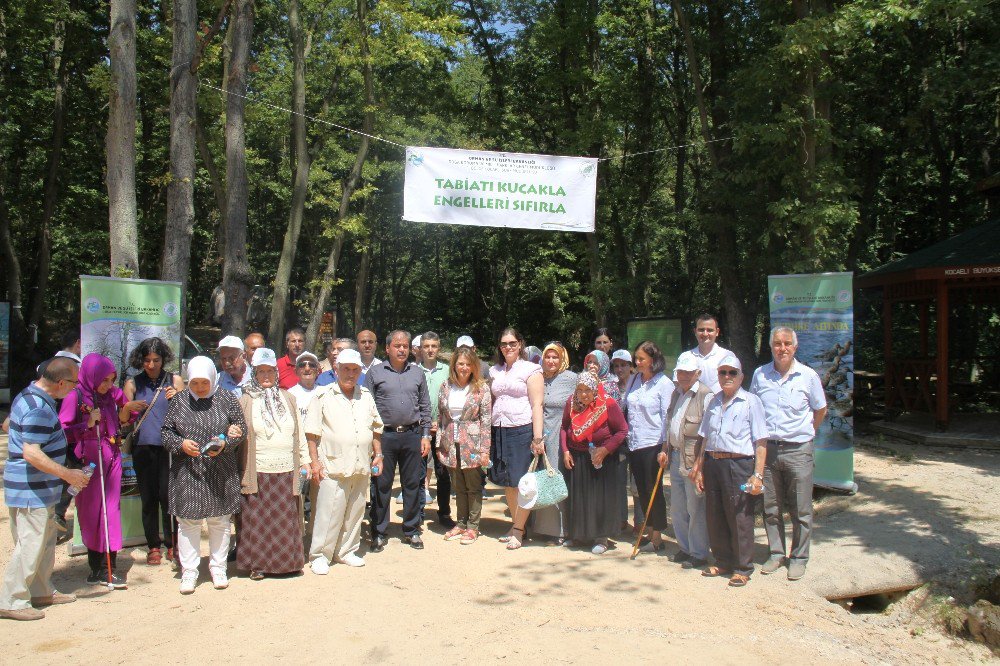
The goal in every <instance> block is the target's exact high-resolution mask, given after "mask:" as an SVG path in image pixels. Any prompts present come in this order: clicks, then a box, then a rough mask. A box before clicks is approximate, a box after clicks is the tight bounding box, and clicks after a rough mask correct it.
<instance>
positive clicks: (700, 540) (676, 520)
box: [670, 450, 708, 560]
mask: <svg viewBox="0 0 1000 666" xmlns="http://www.w3.org/2000/svg"><path fill="white" fill-rule="evenodd" d="M683 458H684V456H683V455H682V454H681V453H680V452H679V451H676V450H675V451H672V452H671V455H670V521H671V522H672V523H673V525H674V536H675V537H676V538H677V545H678V546H680V547H681V550H682V551H684V552H685V553H687V554H688V555H690V556H691V557H694V558H696V559H699V560H707V559H708V523H706V522H705V493H699V492H698V488H697V487H696V486H695V484H694V481H692V480H691V479H689V478H688V472H690V471H691V470H689V469H686V468H684V466H683V463H684V460H683Z"/></svg>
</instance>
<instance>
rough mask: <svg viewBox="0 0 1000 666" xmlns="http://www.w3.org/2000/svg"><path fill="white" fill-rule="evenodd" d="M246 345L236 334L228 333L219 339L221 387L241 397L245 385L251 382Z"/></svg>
mask: <svg viewBox="0 0 1000 666" xmlns="http://www.w3.org/2000/svg"><path fill="white" fill-rule="evenodd" d="M245 350H246V347H245V346H244V345H243V341H242V340H240V339H239V338H238V337H236V336H235V335H227V336H226V337H224V338H222V339H221V340H219V365H221V366H222V373H221V374H219V387H220V388H224V389H226V390H227V391H230V392H232V393H233V394H235V395H236V397H237V398H239V397H240V396H241V395H243V387H244V386H245V385H246V384H248V383H249V382H250V373H249V372H247V355H246V351H245Z"/></svg>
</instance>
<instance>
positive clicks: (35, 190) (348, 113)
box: [0, 0, 1000, 372]
mask: <svg viewBox="0 0 1000 666" xmlns="http://www.w3.org/2000/svg"><path fill="white" fill-rule="evenodd" d="M997 72H1000V2H995V1H990V0H851V1H847V0H844V1H839V0H791V2H753V1H736V0H708V1H707V2H696V1H694V0H680V1H676V2H673V1H667V0H614V1H611V0H547V1H542V0H452V1H445V0H201V1H200V2H198V1H197V0H111V1H110V2H107V1H99V0H51V1H47V2H21V3H3V4H2V5H0V155H2V159H0V253H2V262H3V268H2V270H0V295H4V294H5V296H6V300H9V301H11V303H12V306H13V315H12V321H11V329H12V337H13V345H14V359H15V371H17V369H18V367H20V368H21V371H22V372H24V371H27V370H30V369H31V368H33V367H34V362H35V360H36V359H38V358H40V355H43V354H48V353H51V352H52V351H54V349H55V347H54V344H55V341H56V340H58V337H59V335H60V333H61V331H62V330H63V329H64V328H66V327H67V326H75V325H76V323H78V321H79V300H80V299H79V282H78V279H77V278H78V276H79V275H81V274H92V275H117V276H126V277H128V276H133V277H143V278H152V279H164V280H176V281H180V282H183V283H184V284H185V288H186V295H187V296H186V298H187V311H186V319H187V323H188V326H191V325H195V324H204V323H206V322H207V321H208V320H209V311H210V305H211V303H212V299H213V294H215V296H216V297H218V295H219V294H224V295H225V301H226V303H229V304H240V307H235V306H234V307H227V308H226V311H225V313H224V316H223V322H222V328H223V329H224V330H225V331H226V332H227V333H235V334H242V333H244V332H246V331H248V330H250V329H251V328H253V329H257V330H262V331H264V332H265V333H266V337H267V339H268V341H269V342H270V343H271V344H272V345H273V346H275V347H276V348H279V349H280V348H281V339H282V337H283V334H284V331H285V330H286V329H287V328H288V327H290V326H293V325H301V326H303V327H304V328H306V329H307V333H308V335H307V342H308V344H310V345H315V344H316V340H317V336H318V331H319V327H320V321H321V318H322V314H323V313H324V312H332V313H334V319H335V328H336V331H337V334H338V335H352V336H353V334H354V332H355V331H357V330H360V329H361V328H372V329H374V330H376V331H378V332H379V333H380V334H384V333H386V332H387V331H388V330H389V329H391V328H396V327H400V328H405V329H408V330H412V331H417V332H419V331H424V330H428V329H432V330H435V331H437V332H439V333H440V334H441V335H442V338H444V339H445V340H446V341H448V340H453V339H454V337H455V336H457V335H460V334H470V335H472V336H473V338H474V339H476V340H477V341H482V345H481V350H483V351H492V347H493V344H492V341H493V340H494V339H495V336H496V334H497V333H498V331H499V330H500V329H501V328H503V327H504V326H507V325H513V326H516V327H518V328H519V329H521V330H522V332H523V333H524V334H525V336H526V337H527V338H528V340H529V342H533V343H535V344H538V343H541V342H544V341H547V340H552V339H555V340H562V341H564V342H565V343H567V344H568V346H570V347H571V348H573V349H574V350H577V351H579V350H582V349H583V347H584V346H585V345H587V344H589V343H590V341H591V340H590V335H591V331H592V330H593V328H594V327H595V326H608V327H610V328H611V329H612V330H613V331H617V332H619V334H620V333H621V332H623V330H624V322H625V321H627V320H628V319H630V318H633V317H644V316H651V315H666V316H675V317H681V318H684V319H687V320H690V318H691V317H692V316H693V315H694V314H696V313H698V312H702V311H708V312H717V313H719V315H720V323H721V328H722V330H723V338H722V339H720V342H723V343H724V344H725V345H726V346H727V347H730V348H732V349H734V350H735V351H736V352H737V353H738V354H739V356H740V357H741V358H742V359H744V364H748V363H753V362H755V361H757V360H758V359H766V358H767V357H768V350H767V340H766V335H762V332H764V331H766V328H767V326H768V321H767V314H768V306H767V293H766V283H767V276H768V275H769V274H788V273H811V272H820V271H854V272H855V273H856V274H860V273H863V272H865V271H866V270H869V269H871V268H874V267H877V266H880V265H882V264H884V263H885V262H887V261H890V260H892V259H894V258H897V257H899V256H902V255H905V254H906V253H908V252H911V251H913V250H915V249H919V248H921V247H924V246H926V245H929V244H931V243H934V242H937V241H939V240H943V239H945V238H948V237H949V236H951V235H953V234H955V233H958V232H960V231H963V230H965V229H968V228H971V227H973V226H976V225H979V224H983V223H985V222H988V221H989V220H991V219H996V218H997V217H998V215H997V209H996V205H995V203H994V204H992V207H991V204H990V203H989V202H988V200H987V198H986V197H984V196H983V195H982V193H981V192H980V190H981V189H982V187H983V185H982V184H983V183H984V182H989V181H990V179H993V180H995V179H996V178H997V174H998V172H1000V169H998V166H997V158H998V149H1000V76H998V74H997ZM404 146H441V147H454V148H467V149H482V150H499V151H509V152H526V153H544V154H556V155H580V156H590V157H597V158H602V161H601V163H600V168H599V173H598V187H597V218H596V231H595V232H594V233H589V234H580V233H570V232H550V231H525V230H517V229H503V228H491V229H485V228H477V227H461V226H451V225H435V224H416V223H408V222H404V221H402V220H401V214H402V191H403V166H404ZM998 223H1000V222H998ZM245 303H248V304H251V305H253V306H254V307H247V308H244V307H242V304H245ZM859 323H860V325H861V326H862V327H863V326H864V325H866V324H865V322H864V321H861V322H859ZM869 323H870V325H871V326H873V327H876V328H877V327H879V326H880V324H879V323H878V322H877V321H873V322H869ZM983 324H984V325H985V326H986V327H987V328H991V329H992V328H996V327H1000V323H998V321H996V317H995V316H994V317H993V318H992V319H990V318H987V319H986V320H984V322H983ZM36 335H37V342H36V341H35V338H36ZM19 359H20V361H21V362H20V364H19V365H18V360H19ZM26 369H27V370H26Z"/></svg>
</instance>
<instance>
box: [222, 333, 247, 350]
mask: <svg viewBox="0 0 1000 666" xmlns="http://www.w3.org/2000/svg"><path fill="white" fill-rule="evenodd" d="M223 347H232V348H233V349H239V350H240V351H243V350H245V349H246V347H244V346H243V341H242V340H240V339H239V338H238V337H236V336H235V335H227V336H226V337H224V338H222V339H221V340H219V349H222V348H223Z"/></svg>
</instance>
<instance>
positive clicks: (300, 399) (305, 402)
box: [288, 382, 329, 419]
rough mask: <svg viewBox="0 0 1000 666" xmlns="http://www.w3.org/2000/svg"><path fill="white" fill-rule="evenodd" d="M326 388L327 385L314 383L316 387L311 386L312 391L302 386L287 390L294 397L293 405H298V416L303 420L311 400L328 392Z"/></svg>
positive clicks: (298, 385)
mask: <svg viewBox="0 0 1000 666" xmlns="http://www.w3.org/2000/svg"><path fill="white" fill-rule="evenodd" d="M328 386H329V385H327V386H320V385H319V382H316V385H315V386H313V387H312V389H307V388H306V387H305V386H303V385H302V384H296V385H295V386H293V387H292V388H290V389H288V392H289V393H291V394H292V395H293V396H295V404H296V405H298V408H299V414H301V415H302V418H303V419H304V418H305V417H306V413H307V412H308V411H309V403H311V402H312V401H313V398H315V397H316V396H318V395H321V394H323V393H324V392H325V391H328V390H329V388H328Z"/></svg>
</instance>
